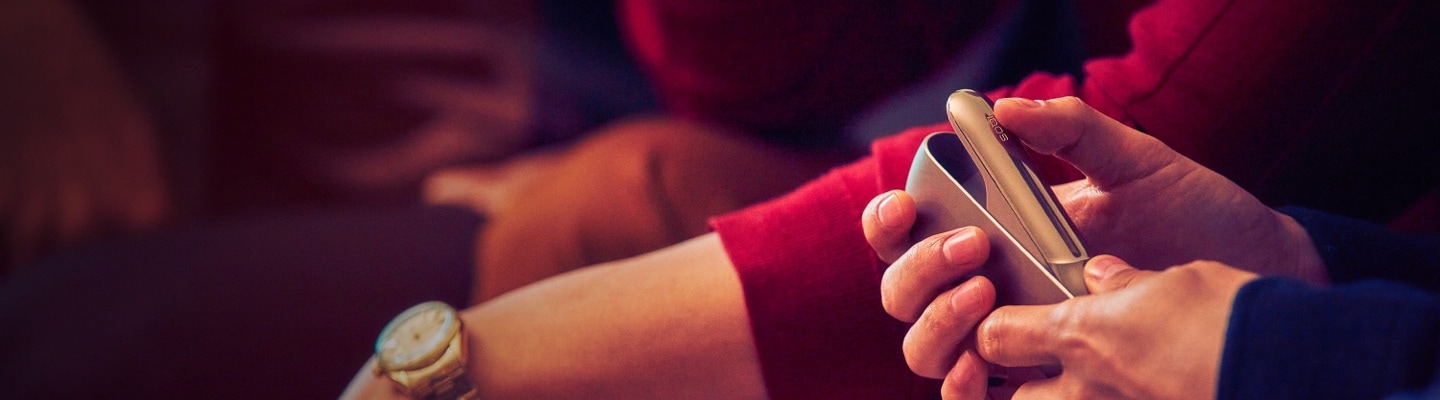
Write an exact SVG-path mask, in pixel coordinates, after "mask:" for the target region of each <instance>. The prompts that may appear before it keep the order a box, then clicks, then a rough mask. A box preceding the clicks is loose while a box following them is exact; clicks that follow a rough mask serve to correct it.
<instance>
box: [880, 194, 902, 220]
mask: <svg viewBox="0 0 1440 400" xmlns="http://www.w3.org/2000/svg"><path fill="white" fill-rule="evenodd" d="M876 207H878V208H879V210H878V212H876V216H877V217H879V218H880V225H884V226H885V227H886V228H898V227H900V206H899V205H898V204H897V202H896V201H895V192H889V193H886V194H885V198H884V199H880V205H879V206H876Z"/></svg>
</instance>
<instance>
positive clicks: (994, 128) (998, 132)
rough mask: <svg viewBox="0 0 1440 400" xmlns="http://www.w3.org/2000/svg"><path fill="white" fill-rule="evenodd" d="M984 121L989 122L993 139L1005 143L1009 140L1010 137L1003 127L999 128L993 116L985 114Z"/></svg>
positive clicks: (998, 123) (998, 122)
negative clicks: (993, 135)
mask: <svg viewBox="0 0 1440 400" xmlns="http://www.w3.org/2000/svg"><path fill="white" fill-rule="evenodd" d="M985 120H986V121H990V132H993V133H995V138H996V139H1000V141H1002V142H1005V141H1009V140H1010V135H1009V134H1007V133H1005V127H1003V126H1000V121H996V120H995V114H985Z"/></svg>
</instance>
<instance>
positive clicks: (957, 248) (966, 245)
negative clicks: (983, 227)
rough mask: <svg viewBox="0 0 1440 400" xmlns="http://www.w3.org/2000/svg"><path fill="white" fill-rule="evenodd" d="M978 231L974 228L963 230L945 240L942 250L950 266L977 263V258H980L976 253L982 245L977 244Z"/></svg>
mask: <svg viewBox="0 0 1440 400" xmlns="http://www.w3.org/2000/svg"><path fill="white" fill-rule="evenodd" d="M976 229H978V228H975V227H973V226H968V227H965V228H961V229H960V231H959V232H955V234H953V235H950V237H949V238H946V239H945V245H944V247H943V248H942V249H941V250H940V251H941V252H942V253H944V254H945V262H947V263H950V265H961V264H966V263H972V262H975V261H976V260H975V258H976V257H978V255H977V254H976V253H978V252H979V251H977V250H976V247H978V246H981V245H982V244H980V243H975V240H976V237H975V230H976Z"/></svg>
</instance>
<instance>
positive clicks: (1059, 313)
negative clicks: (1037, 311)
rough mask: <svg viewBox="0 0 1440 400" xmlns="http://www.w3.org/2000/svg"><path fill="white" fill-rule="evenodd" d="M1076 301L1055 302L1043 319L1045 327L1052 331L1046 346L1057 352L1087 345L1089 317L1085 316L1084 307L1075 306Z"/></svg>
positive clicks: (1071, 351)
mask: <svg viewBox="0 0 1440 400" xmlns="http://www.w3.org/2000/svg"><path fill="white" fill-rule="evenodd" d="M1076 303H1078V302H1072V301H1067V302H1062V303H1059V304H1056V306H1055V307H1054V308H1052V309H1051V310H1050V315H1048V318H1046V320H1045V322H1046V329H1047V330H1048V331H1049V332H1051V333H1052V334H1051V335H1048V337H1049V340H1050V341H1051V343H1048V344H1046V347H1048V348H1051V349H1054V350H1055V351H1056V352H1057V353H1059V354H1069V353H1074V352H1076V351H1081V350H1082V349H1084V348H1085V347H1086V346H1087V340H1086V337H1087V335H1086V332H1089V329H1088V326H1087V325H1088V321H1089V318H1087V317H1086V313H1085V312H1084V310H1085V309H1084V308H1083V307H1079V306H1076Z"/></svg>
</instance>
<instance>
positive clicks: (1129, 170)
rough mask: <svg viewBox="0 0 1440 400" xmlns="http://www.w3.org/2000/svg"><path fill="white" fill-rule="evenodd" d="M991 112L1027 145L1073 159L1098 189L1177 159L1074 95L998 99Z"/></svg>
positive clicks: (1067, 160)
mask: <svg viewBox="0 0 1440 400" xmlns="http://www.w3.org/2000/svg"><path fill="white" fill-rule="evenodd" d="M995 118H996V119H997V120H998V121H999V122H1000V123H1001V124H1003V125H1005V127H1006V128H1009V129H1010V130H1011V131H1014V132H1015V134H1016V135H1018V136H1020V139H1021V140H1024V141H1025V144H1026V145H1029V146H1030V148H1032V149H1034V150H1035V151H1036V152H1039V153H1042V154H1052V155H1054V156H1056V157H1059V158H1060V159H1062V160H1065V162H1068V163H1070V164H1071V165H1074V166H1075V169H1077V170H1080V172H1081V173H1084V174H1085V177H1087V178H1089V179H1090V181H1091V182H1092V183H1094V184H1095V185H1096V186H1099V187H1100V188H1101V189H1107V188H1110V187H1114V186H1118V185H1122V184H1124V183H1126V182H1130V181H1132V180H1135V179H1139V178H1141V177H1144V176H1147V175H1150V174H1152V173H1155V172H1156V171H1159V170H1160V169H1161V168H1163V167H1165V166H1167V165H1170V164H1172V163H1174V162H1177V161H1179V160H1181V159H1183V157H1182V156H1180V154H1179V153H1176V152H1175V150H1172V149H1170V147H1168V146H1166V145H1165V144H1164V143H1161V142H1160V140H1158V139H1155V138H1154V137H1151V136H1150V135H1146V134H1144V133H1141V132H1140V131H1137V130H1134V129H1131V128H1130V127H1128V126H1125V124H1122V123H1120V122H1119V121H1116V120H1114V119H1111V118H1110V117H1108V116H1106V115H1105V114H1102V113H1100V112H1099V111H1096V110H1095V109H1094V108H1091V107H1090V105H1088V104H1085V102H1084V101H1081V100H1080V99H1078V98H1075V97H1062V98H1058V99H1051V100H1044V101H1035V100H1026V99H1016V98H1009V99H1000V101H999V102H997V103H996V104H995Z"/></svg>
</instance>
